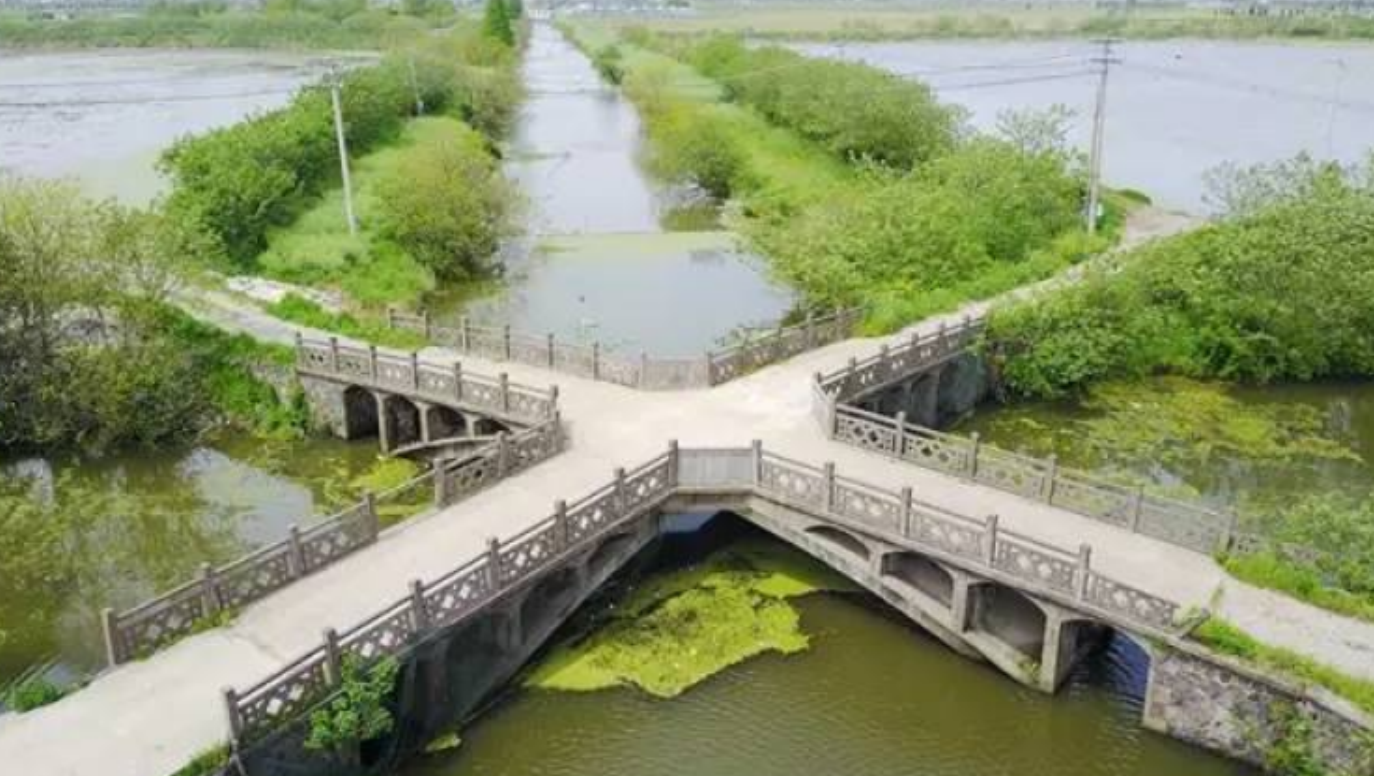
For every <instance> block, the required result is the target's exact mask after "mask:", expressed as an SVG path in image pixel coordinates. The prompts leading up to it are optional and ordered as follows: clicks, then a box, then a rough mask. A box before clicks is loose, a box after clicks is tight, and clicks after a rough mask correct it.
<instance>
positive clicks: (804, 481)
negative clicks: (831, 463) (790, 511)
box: [759, 459, 827, 509]
mask: <svg viewBox="0 0 1374 776" xmlns="http://www.w3.org/2000/svg"><path fill="white" fill-rule="evenodd" d="M759 487H760V488H761V489H762V490H763V492H765V493H767V494H768V495H770V496H773V497H775V498H777V499H778V500H780V501H782V502H784V503H788V504H795V505H799V506H803V507H808V508H811V509H824V508H825V502H826V498H827V494H826V487H827V483H826V481H825V477H824V476H823V475H822V474H821V473H820V472H817V471H807V470H802V469H799V468H797V467H794V466H790V465H785V464H782V463H779V462H777V461H775V460H772V459H765V460H764V461H763V464H762V465H761V466H760V467H759Z"/></svg>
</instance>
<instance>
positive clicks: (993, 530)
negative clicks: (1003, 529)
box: [983, 515, 997, 566]
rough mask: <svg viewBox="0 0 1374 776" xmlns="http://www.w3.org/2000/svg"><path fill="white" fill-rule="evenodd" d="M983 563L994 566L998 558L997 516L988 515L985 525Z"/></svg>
mask: <svg viewBox="0 0 1374 776" xmlns="http://www.w3.org/2000/svg"><path fill="white" fill-rule="evenodd" d="M983 540H984V542H985V544H984V545H983V562H984V563H986V564H988V565H989V566H992V565H993V559H994V558H996V557H997V515H988V516H987V519H986V520H985V521H984V523H983Z"/></svg>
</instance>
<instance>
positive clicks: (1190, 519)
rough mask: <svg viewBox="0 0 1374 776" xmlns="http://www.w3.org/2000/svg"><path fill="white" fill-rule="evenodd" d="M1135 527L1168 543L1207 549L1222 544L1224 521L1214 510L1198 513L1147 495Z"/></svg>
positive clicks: (1218, 546)
mask: <svg viewBox="0 0 1374 776" xmlns="http://www.w3.org/2000/svg"><path fill="white" fill-rule="evenodd" d="M1208 518H1210V519H1208ZM1136 530H1137V531H1139V532H1140V533H1142V534H1144V535H1146V536H1153V537H1154V538H1156V539H1163V540H1164V541H1166V542H1169V543H1170V544H1177V545H1179V546H1181V547H1187V548H1189V549H1193V550H1197V551H1198V552H1209V553H1210V552H1213V551H1215V550H1218V549H1221V548H1222V547H1223V545H1224V543H1225V539H1226V533H1227V525H1226V524H1225V522H1224V520H1222V519H1221V516H1219V515H1216V514H1215V513H1210V514H1206V513H1199V512H1198V511H1196V510H1192V509H1188V508H1187V507H1185V506H1183V505H1179V504H1176V503H1174V502H1169V501H1164V500H1162V499H1157V498H1154V497H1148V498H1146V499H1145V502H1144V503H1143V504H1141V507H1140V521H1139V523H1138V524H1137V528H1136Z"/></svg>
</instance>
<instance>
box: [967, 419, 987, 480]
mask: <svg viewBox="0 0 1374 776" xmlns="http://www.w3.org/2000/svg"><path fill="white" fill-rule="evenodd" d="M968 439H969V451H968V478H969V479H970V480H974V481H977V480H978V451H979V449H981V448H982V446H983V445H982V443H981V442H980V441H979V437H978V432H977V431H975V432H973V433H972V434H969V438H968Z"/></svg>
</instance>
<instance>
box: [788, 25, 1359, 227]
mask: <svg viewBox="0 0 1374 776" xmlns="http://www.w3.org/2000/svg"><path fill="white" fill-rule="evenodd" d="M798 48H799V49H800V50H802V51H806V52H810V53H818V54H824V55H828V56H838V57H844V58H847V59H855V60H860V61H863V62H867V63H870V64H872V65H875V66H877V67H882V68H885V69H888V70H891V71H893V72H897V73H902V74H905V75H911V76H915V77H917V78H920V79H922V80H925V81H926V82H928V83H930V84H931V85H932V86H933V87H934V89H935V91H936V93H937V94H938V95H939V97H940V98H941V99H943V100H945V101H948V102H951V103H954V104H956V105H960V106H963V107H964V108H966V109H967V110H968V111H969V113H970V119H971V121H972V123H973V125H974V126H975V127H978V128H980V129H989V128H991V127H993V126H994V125H995V124H996V121H997V115H998V113H1000V112H1002V111H1004V110H1021V109H1044V108H1045V107H1047V106H1050V105H1054V104H1062V105H1065V106H1067V107H1069V108H1070V109H1072V110H1073V111H1074V120H1073V124H1072V131H1071V132H1070V136H1069V139H1070V140H1071V141H1072V142H1073V143H1074V144H1075V145H1076V146H1077V147H1078V148H1081V149H1085V150H1086V149H1087V148H1088V140H1089V137H1090V134H1091V127H1092V116H1093V103H1094V97H1095V95H1096V90H1097V77H1096V75H1095V74H1093V72H1091V71H1093V70H1095V68H1096V65H1094V64H1093V63H1092V62H1090V61H1089V60H1091V59H1092V58H1093V57H1096V56H1097V55H1098V50H1099V49H1098V47H1097V46H1095V45H1094V44H1093V43H1091V42H1088V41H1046V42H1019V41H1018V42H1004V41H985V42H959V43H942V42H933V41H932V42H909V43H849V44H844V45H834V44H824V45H821V44H815V45H811V44H808V45H803V46H798ZM1115 58H1116V59H1118V60H1119V63H1117V64H1114V65H1113V66H1112V69H1111V75H1110V79H1109V88H1108V97H1107V108H1108V109H1107V121H1106V135H1105V138H1106V140H1105V162H1104V168H1103V169H1104V172H1103V174H1104V176H1105V179H1106V181H1107V182H1108V184H1110V185H1113V186H1118V187H1128V188H1134V189H1138V190H1140V191H1143V192H1145V193H1146V194H1149V195H1150V196H1151V197H1153V198H1154V200H1155V202H1156V204H1159V205H1162V206H1163V207H1165V208H1169V209H1178V210H1185V211H1188V212H1194V213H1204V212H1207V210H1208V208H1207V206H1206V203H1205V202H1204V199H1203V195H1204V192H1205V187H1204V181H1203V176H1204V174H1205V173H1206V172H1207V171H1208V170H1210V169H1212V168H1214V167H1216V166H1217V165H1220V164H1222V163H1225V162H1235V163H1237V164H1241V165H1246V164H1255V163H1261V162H1273V161H1277V160H1281V159H1287V158H1289V157H1292V156H1294V155H1295V154H1298V153H1300V152H1304V151H1306V152H1308V153H1311V154H1313V155H1315V156H1318V157H1320V158H1333V159H1339V160H1341V161H1344V162H1357V161H1361V160H1363V159H1365V158H1366V155H1367V154H1368V153H1369V152H1370V149H1371V146H1374V132H1371V131H1370V127H1371V126H1374V46H1360V45H1352V44H1339V45H1337V44H1331V45H1284V44H1280V43H1267V42H1247V43H1233V42H1223V41H1198V40H1178V41H1158V42H1156V41H1151V42H1138V41H1127V42H1123V43H1119V44H1117V46H1116V51H1115Z"/></svg>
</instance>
